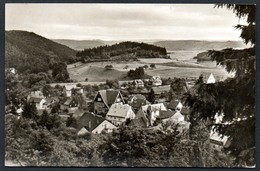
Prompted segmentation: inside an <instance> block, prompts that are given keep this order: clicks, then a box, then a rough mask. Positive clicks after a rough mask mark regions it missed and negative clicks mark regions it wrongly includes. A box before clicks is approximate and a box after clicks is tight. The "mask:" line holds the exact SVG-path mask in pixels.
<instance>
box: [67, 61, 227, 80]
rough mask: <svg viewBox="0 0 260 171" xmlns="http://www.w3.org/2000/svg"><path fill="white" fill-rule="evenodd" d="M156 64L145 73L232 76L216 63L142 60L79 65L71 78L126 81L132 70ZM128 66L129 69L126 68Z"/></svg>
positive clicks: (222, 77) (164, 76)
mask: <svg viewBox="0 0 260 171" xmlns="http://www.w3.org/2000/svg"><path fill="white" fill-rule="evenodd" d="M152 63H155V64H156V68H155V69H150V68H149V69H147V70H145V73H146V74H148V75H150V76H153V75H158V76H161V77H162V78H168V77H171V78H173V77H180V78H191V77H192V78H194V77H197V78H198V77H199V75H200V74H201V73H213V75H214V76H216V77H218V79H220V80H223V79H225V78H227V77H228V76H231V74H228V73H227V72H226V71H225V69H224V68H222V67H220V66H216V63H215V62H210V61H209V62H201V63H200V64H196V63H194V61H191V62H188V61H176V60H173V59H160V58H156V59H140V61H134V62H115V61H113V62H92V63H86V64H77V65H76V66H74V67H72V66H73V64H72V66H70V67H68V71H69V74H70V78H71V79H73V80H75V81H77V82H85V79H86V78H88V81H89V82H104V81H106V80H115V79H117V80H126V79H127V78H126V75H127V72H128V71H129V70H130V69H135V68H137V67H140V66H144V65H148V66H149V65H150V64H152ZM106 65H112V66H113V69H112V70H106V69H105V66H106ZM126 66H128V68H127V69H125V67H126Z"/></svg>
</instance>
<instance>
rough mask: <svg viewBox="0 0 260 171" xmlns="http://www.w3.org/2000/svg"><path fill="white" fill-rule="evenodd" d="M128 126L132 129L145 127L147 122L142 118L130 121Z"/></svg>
mask: <svg viewBox="0 0 260 171" xmlns="http://www.w3.org/2000/svg"><path fill="white" fill-rule="evenodd" d="M129 126H134V127H147V121H145V119H144V118H143V117H141V118H136V119H132V120H131V121H130V123H129Z"/></svg>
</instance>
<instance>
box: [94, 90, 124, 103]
mask: <svg viewBox="0 0 260 171" xmlns="http://www.w3.org/2000/svg"><path fill="white" fill-rule="evenodd" d="M98 93H99V94H100V95H101V97H102V99H103V101H104V102H105V104H106V105H108V106H111V105H112V104H114V103H115V101H116V97H117V96H118V94H120V91H119V90H100V91H99V92H98Z"/></svg>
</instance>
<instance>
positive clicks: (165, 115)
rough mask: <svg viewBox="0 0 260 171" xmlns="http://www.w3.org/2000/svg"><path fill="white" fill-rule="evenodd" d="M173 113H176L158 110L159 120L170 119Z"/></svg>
mask: <svg viewBox="0 0 260 171" xmlns="http://www.w3.org/2000/svg"><path fill="white" fill-rule="evenodd" d="M175 113H176V112H175V111H171V110H167V111H162V110H160V114H159V118H160V119H167V118H170V117H172V116H173V115H174V114H175Z"/></svg>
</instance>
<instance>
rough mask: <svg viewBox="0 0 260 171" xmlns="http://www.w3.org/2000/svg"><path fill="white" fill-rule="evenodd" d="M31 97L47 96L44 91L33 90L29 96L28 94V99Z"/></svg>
mask: <svg viewBox="0 0 260 171" xmlns="http://www.w3.org/2000/svg"><path fill="white" fill-rule="evenodd" d="M31 97H34V98H41V99H43V98H45V97H44V95H43V93H42V92H41V91H39V90H37V91H32V92H31V93H30V94H29V95H28V96H27V100H29V99H30V98H31Z"/></svg>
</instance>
